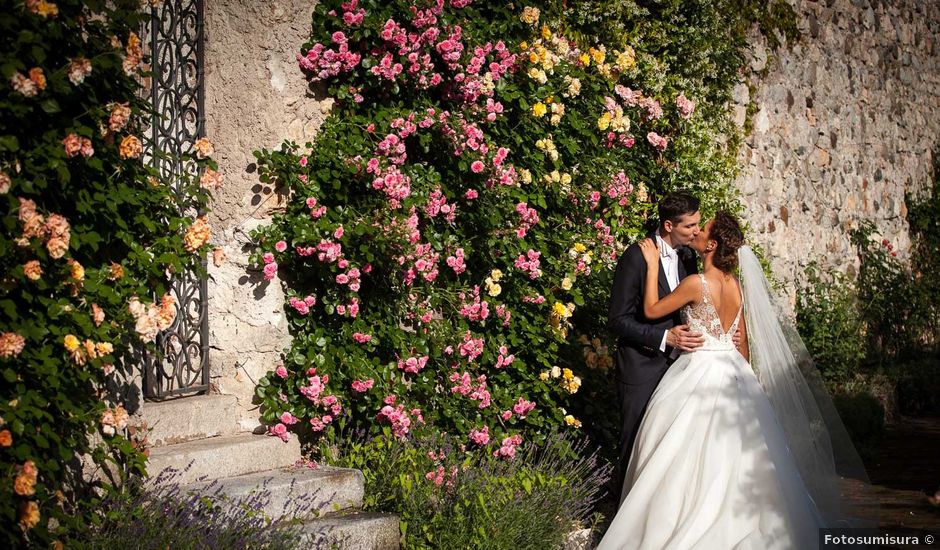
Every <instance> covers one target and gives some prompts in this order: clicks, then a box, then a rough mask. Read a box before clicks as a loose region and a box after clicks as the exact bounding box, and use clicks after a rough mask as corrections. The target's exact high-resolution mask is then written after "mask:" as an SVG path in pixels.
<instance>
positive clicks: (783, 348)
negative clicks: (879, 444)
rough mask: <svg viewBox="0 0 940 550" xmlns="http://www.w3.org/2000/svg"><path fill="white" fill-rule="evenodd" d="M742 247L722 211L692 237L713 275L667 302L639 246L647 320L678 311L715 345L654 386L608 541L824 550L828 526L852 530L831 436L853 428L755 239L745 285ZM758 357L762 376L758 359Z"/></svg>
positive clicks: (650, 254)
mask: <svg viewBox="0 0 940 550" xmlns="http://www.w3.org/2000/svg"><path fill="white" fill-rule="evenodd" d="M743 244H744V236H743V233H742V231H741V228H740V225H739V223H738V221H737V220H736V219H735V218H734V217H733V216H732V215H730V214H728V213H727V212H718V214H717V215H716V216H715V218H714V219H712V220H710V221H709V222H708V223H706V225H705V227H704V230H703V231H702V232H700V233H699V235H698V236H697V237H696V238H695V240H694V241H693V242H692V244H691V245H690V246H691V247H692V248H693V249H694V250H695V251H696V252H698V254H699V255H700V256H701V258H702V260H703V263H704V270H703V273H701V274H699V275H692V276H689V277H687V278H685V279H684V280H683V281H682V282H681V283H680V284H679V286H678V287H676V289H675V290H674V291H673V292H672V293H671V294H669V295H667V296H666V297H664V298H663V299H662V300H658V294H657V289H656V281H657V271H658V269H659V265H658V262H659V257H660V254H659V251H658V250H657V247H656V244H655V242H654V241H652V240H650V239H646V240H645V241H644V242H642V243H641V245H640V246H641V249H642V251H643V256H644V258H645V259H646V262H647V265H648V269H649V273H648V275H647V277H646V287H645V294H644V303H643V306H644V313H645V315H646V316H647V317H648V318H650V319H655V318H660V317H665V316H667V315H669V314H671V313H673V312H674V311H676V310H678V309H680V308H681V310H682V311H681V314H682V316H683V321H684V322H686V323H688V325H689V328H690V329H692V330H696V331H699V332H701V333H703V334H704V335H705V345H704V346H703V347H701V348H699V349H698V350H696V351H694V352H689V353H685V354H683V355H682V356H681V357H679V358H678V359H677V360H676V362H675V363H673V365H672V366H671V367H670V368H669V370H668V371H667V372H666V374H665V376H664V377H663V379H662V381H661V382H660V383H659V386H658V387H657V389H656V391H655V392H654V393H653V396H652V398H651V400H650V403H649V407H648V409H647V412H646V415H645V416H644V418H643V421H642V423H641V424H640V428H639V434H638V436H637V439H636V441H635V443H634V446H633V451H632V455H631V458H630V462H629V465H628V466H627V470H626V477H625V481H624V488H623V495H625V496H624V497H623V500H622V502H621V505H620V508H619V510H618V511H617V515H616V517H615V518H614V520H613V522H612V524H611V526H610V528H609V529H608V531H607V533H606V534H605V536H604V538H603V540H602V541H601V543H600V545H599V546H598V549H599V550H606V549H614V548H617V549H627V548H648V549H660V548H668V549H670V550H672V549H676V550H679V549H683V548H701V549H707V550H712V549H714V550H722V549H730V548H740V549H748V548H753V549H772V548H774V549H775V548H781V549H782V548H798V549H804V548H816V547H817V546H818V543H817V537H818V529H820V528H823V527H834V526H845V525H846V524H845V523H844V522H843V521H842V520H841V518H842V516H843V514H844V511H843V510H840V509H839V508H840V502H839V500H840V498H839V489H838V485H837V482H838V476H837V474H836V473H835V470H836V467H835V460H834V458H833V452H832V444H833V437H832V436H831V434H830V432H829V430H832V429H833V425H834V427H835V431H836V433H837V434H838V435H839V436H843V435H844V429H843V428H842V426H841V423H839V422H838V417H837V415H835V412H834V409H833V408H832V407H831V401H827V399H828V396H826V395H825V392H822V394H823V395H822V396H820V395H818V394H819V393H820V392H818V391H815V389H811V388H810V386H809V385H808V384H807V381H806V379H805V378H806V377H811V376H810V374H809V373H810V372H811V371H812V372H815V369H814V368H813V367H812V363H811V361H810V360H809V359H808V354H806V353H805V348H804V347H802V344H801V342H800V343H799V344H797V345H794V343H793V341H794V339H795V340H797V341H798V337H796V338H794V337H793V335H795V331H792V330H791V331H790V332H791V333H792V334H789V333H787V330H786V329H787V328H790V327H782V326H781V323H782V321H781V319H782V318H781V316H780V315H779V314H777V312H775V311H773V307H772V305H771V302H770V298H769V296H770V289H769V286H767V284H766V280H765V279H764V278H763V274H762V271H761V268H760V265H759V263H758V262H757V259H756V257H755V256H754V255H753V253H752V252H751V251H750V249H749V248H747V247H745V248H744V249H743V250H742V251H741V258H742V261H744V263H745V264H746V265H743V266H742V269H741V273H742V277H743V278H744V280H745V284H744V286H745V288H744V292H743V293H742V286H741V284H739V282H738V280H737V279H736V278H735V276H734V275H733V272H734V271H735V270H736V269H737V268H738V263H739V254H738V249H739V248H741V247H742V245H743ZM755 271H756V273H755ZM750 279H756V284H755V283H752V282H751V281H750ZM745 294H746V295H747V299H745ZM745 301H747V302H748V303H747V309H748V312H747V315H746V316H745V315H743V312H744V310H745ZM752 324H753V325H755V326H754V327H752V326H750V325H752ZM783 324H785V322H783ZM738 328H740V330H741V333H742V337H741V344H740V346H739V347H738V348H735V346H734V344H733V342H732V335H733V334H734V333H735V331H736V330H737V329H738ZM749 330H750V331H751V335H750V345H749V344H748V340H749V338H748V332H749ZM755 330H756V331H757V332H758V334H755V333H754V332H755ZM755 348H756V349H755ZM755 351H757V352H758V353H756V354H755V353H753V352H755ZM752 355H754V356H755V359H758V361H756V363H755V365H756V367H757V369H758V370H759V371H760V374H759V375H760V379H759V378H758V375H756V374H755V372H754V368H752V365H751V364H750V363H749V362H748V360H749V359H750V358H751V356H752ZM758 356H759V357H758ZM807 364H808V368H807ZM801 370H802V371H803V372H802V373H801ZM810 382H813V380H810ZM819 387H820V388H821V384H820V385H819ZM765 391H766V393H765ZM821 397H822V398H821ZM784 415H785V416H786V418H784V421H783V422H781V421H779V420H778V418H783V417H784ZM833 419H835V420H833ZM827 423H828V424H827ZM840 430H841V431H840ZM843 440H844V441H847V440H848V439H847V437H844V438H842V439H840V440H839V441H838V442H839V443H840V444H843ZM849 447H851V445H850V444H849ZM853 452H854V449H853ZM837 454H838V453H837ZM859 464H860V462H859Z"/></svg>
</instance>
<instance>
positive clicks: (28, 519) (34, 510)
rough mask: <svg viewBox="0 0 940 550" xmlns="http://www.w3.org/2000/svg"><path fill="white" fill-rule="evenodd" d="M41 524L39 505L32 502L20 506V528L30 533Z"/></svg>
mask: <svg viewBox="0 0 940 550" xmlns="http://www.w3.org/2000/svg"><path fill="white" fill-rule="evenodd" d="M38 523H39V505H38V504H36V501H34V500H30V501H29V502H24V503H23V504H21V505H20V527H22V528H23V530H24V531H28V530H30V529H32V528H33V527H36V524H38Z"/></svg>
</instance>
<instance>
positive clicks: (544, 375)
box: [539, 371, 549, 381]
mask: <svg viewBox="0 0 940 550" xmlns="http://www.w3.org/2000/svg"><path fill="white" fill-rule="evenodd" d="M548 378H549V374H548V371H542V373H541V374H539V380H542V381H545V380H548Z"/></svg>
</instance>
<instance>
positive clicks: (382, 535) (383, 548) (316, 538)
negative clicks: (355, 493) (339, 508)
mask: <svg viewBox="0 0 940 550" xmlns="http://www.w3.org/2000/svg"><path fill="white" fill-rule="evenodd" d="M399 532H400V531H399V525H398V516H393V515H387V514H373V513H366V512H363V513H358V514H349V515H345V516H332V517H325V518H320V519H315V520H312V521H309V522H307V523H305V524H304V533H305V534H306V540H305V542H306V544H307V545H309V546H311V547H313V548H321V547H323V546H326V547H328V548H341V549H342V550H397V549H398V548H399V539H400V535H399Z"/></svg>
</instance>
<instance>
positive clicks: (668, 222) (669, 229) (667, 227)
mask: <svg viewBox="0 0 940 550" xmlns="http://www.w3.org/2000/svg"><path fill="white" fill-rule="evenodd" d="M674 227H675V225H673V223H672V220H666V221H664V222H663V229H665V230H666V233H672V230H673V228H674Z"/></svg>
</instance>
